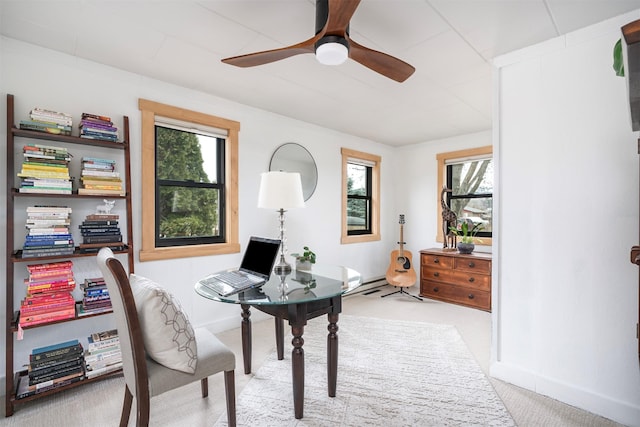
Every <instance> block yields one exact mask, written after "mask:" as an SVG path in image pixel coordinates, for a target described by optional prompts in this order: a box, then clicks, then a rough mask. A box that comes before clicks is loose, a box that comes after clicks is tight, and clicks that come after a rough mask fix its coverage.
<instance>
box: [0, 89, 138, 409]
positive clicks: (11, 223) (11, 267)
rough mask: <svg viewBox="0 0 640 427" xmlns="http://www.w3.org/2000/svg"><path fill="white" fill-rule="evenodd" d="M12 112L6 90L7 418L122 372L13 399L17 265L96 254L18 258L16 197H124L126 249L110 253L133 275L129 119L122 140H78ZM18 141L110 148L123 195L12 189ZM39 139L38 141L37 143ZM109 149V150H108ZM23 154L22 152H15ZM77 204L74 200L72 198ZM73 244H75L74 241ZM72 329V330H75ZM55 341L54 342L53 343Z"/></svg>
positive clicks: (40, 200) (51, 200) (90, 200)
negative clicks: (26, 122) (26, 125)
mask: <svg viewBox="0 0 640 427" xmlns="http://www.w3.org/2000/svg"><path fill="white" fill-rule="evenodd" d="M14 114H15V112H14V96H13V95H11V94H7V147H6V150H7V162H6V163H7V164H6V174H7V175H6V178H7V180H6V186H7V188H6V208H7V211H6V219H7V222H6V263H5V269H6V270H5V271H6V281H5V292H6V294H5V295H6V311H5V314H6V342H5V352H6V354H5V362H6V369H5V372H6V386H5V408H6V409H5V416H7V417H8V416H11V415H13V412H14V409H15V406H16V405H18V404H22V403H26V402H29V401H33V400H36V399H39V398H41V397H44V396H48V395H51V394H53V393H58V392H62V391H64V390H67V389H70V388H74V387H78V386H82V385H85V384H89V383H92V382H95V381H99V380H101V379H104V378H108V377H110V376H113V375H118V374H120V373H121V370H118V371H116V372H113V373H111V374H106V375H103V376H100V377H96V378H91V379H88V378H85V379H84V380H82V381H79V382H74V383H72V384H69V385H66V386H61V387H58V388H55V389H53V390H49V391H45V392H42V393H39V394H35V395H32V396H28V397H25V398H21V399H17V398H16V386H17V380H18V379H19V377H20V376H21V375H24V371H23V368H22V365H23V363H24V362H26V361H22V360H15V357H14V351H15V343H16V339H17V338H18V337H17V335H18V333H19V327H18V311H17V309H16V303H15V298H16V297H17V296H19V295H20V294H19V293H16V290H18V291H19V292H23V288H21V287H19V286H17V285H16V277H14V275H15V269H16V267H17V266H18V265H23V264H28V263H29V264H31V263H45V262H53V261H56V260H61V259H62V258H64V259H73V258H79V259H81V258H86V257H95V256H96V254H95V253H82V252H81V251H80V250H79V248H78V246H77V245H76V247H75V248H74V252H73V253H72V254H71V255H64V256H45V257H35V258H34V257H30V258H22V251H21V250H20V249H17V247H18V246H20V245H21V244H22V243H23V242H20V241H17V240H18V239H16V238H15V233H14V230H15V229H16V227H19V228H21V227H23V226H24V224H20V223H19V221H16V216H15V211H16V209H17V207H16V204H17V202H18V201H22V200H27V201H28V203H34V204H46V205H51V204H55V203H62V204H65V203H69V201H74V200H76V201H78V200H79V203H81V204H87V205H92V204H93V205H95V204H96V203H100V202H101V201H102V200H103V199H105V198H107V199H111V200H122V201H124V204H125V212H126V213H125V217H126V228H125V229H124V230H122V232H123V234H124V233H126V235H124V236H123V243H124V249H122V250H118V251H114V252H115V253H116V254H122V255H126V259H127V263H128V265H127V267H128V269H129V272H130V273H133V268H134V260H133V221H132V208H131V164H130V145H129V143H130V140H129V118H128V117H127V116H123V127H122V133H121V137H122V142H112V141H105V140H98V139H87V138H81V137H79V136H71V135H57V134H49V133H44V132H38V131H32V130H24V129H20V128H18V127H16V125H15V123H16V118H15V115H14ZM19 141H26V142H34V141H35V142H38V141H49V142H50V143H55V144H56V145H60V146H64V147H70V148H71V147H73V146H76V147H79V146H84V147H85V148H86V147H89V148H91V147H96V150H97V149H99V150H105V151H108V152H113V153H115V155H117V156H118V157H119V158H122V157H123V158H124V169H123V174H122V175H123V180H124V195H109V196H105V195H88V194H78V191H77V189H74V190H73V191H72V193H71V194H46V193H42V194H41V193H21V192H20V191H19V190H18V189H17V188H16V180H17V175H16V167H15V165H16V157H15V156H16V145H18V143H19ZM39 143H42V142H39ZM111 150H113V151H111ZM18 154H20V155H21V153H18ZM72 161H75V162H79V161H80V160H79V159H73V160H72ZM74 203H75V202H74ZM81 220H82V218H77V217H74V214H73V213H72V222H71V224H72V227H73V225H77V224H79V223H80V222H81ZM74 243H75V242H74ZM104 314H108V313H98V314H91V315H85V316H82V317H78V316H77V315H76V316H75V317H74V318H70V319H65V320H58V321H53V322H49V323H45V324H39V325H33V326H26V327H23V328H22V329H23V330H26V329H35V328H41V327H47V328H55V327H59V326H60V325H61V324H63V323H67V322H82V321H83V320H84V319H88V318H91V317H95V316H101V315H104ZM74 329H75V328H74ZM91 332H95V331H92V330H89V328H88V327H87V331H86V333H87V334H90V333H91ZM47 333H50V330H47ZM27 335H28V334H25V337H24V339H25V340H28V336H27ZM51 344H53V343H51Z"/></svg>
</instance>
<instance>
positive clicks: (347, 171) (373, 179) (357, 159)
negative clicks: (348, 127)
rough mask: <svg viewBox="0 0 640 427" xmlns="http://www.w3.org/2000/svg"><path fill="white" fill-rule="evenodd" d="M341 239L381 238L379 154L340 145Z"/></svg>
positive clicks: (345, 241)
mask: <svg viewBox="0 0 640 427" xmlns="http://www.w3.org/2000/svg"><path fill="white" fill-rule="evenodd" d="M341 152H342V240H341V242H342V243H356V242H367V241H373V240H380V157H379V156H374V155H371V154H367V153H362V152H359V151H354V150H349V149H346V148H343V149H342V150H341Z"/></svg>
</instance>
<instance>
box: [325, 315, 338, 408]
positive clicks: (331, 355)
mask: <svg viewBox="0 0 640 427" xmlns="http://www.w3.org/2000/svg"><path fill="white" fill-rule="evenodd" d="M327 317H328V319H329V325H328V326H327V330H328V331H329V334H328V335H327V389H328V391H329V397H336V385H337V383H338V313H329V314H328V316H327Z"/></svg>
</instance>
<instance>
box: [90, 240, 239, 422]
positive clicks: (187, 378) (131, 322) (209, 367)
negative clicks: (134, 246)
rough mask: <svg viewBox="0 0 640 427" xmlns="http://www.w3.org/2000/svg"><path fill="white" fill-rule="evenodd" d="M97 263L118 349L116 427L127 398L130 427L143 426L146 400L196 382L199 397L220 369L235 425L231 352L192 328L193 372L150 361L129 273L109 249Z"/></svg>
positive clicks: (124, 415) (124, 418)
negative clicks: (120, 378) (120, 392)
mask: <svg viewBox="0 0 640 427" xmlns="http://www.w3.org/2000/svg"><path fill="white" fill-rule="evenodd" d="M97 261H98V266H99V268H100V271H101V272H102V275H103V277H104V280H105V282H106V284H107V289H108V290H109V296H110V298H111V303H112V306H113V313H114V315H115V318H116V326H117V329H118V335H119V337H120V348H121V351H122V370H123V373H124V379H125V392H124V403H123V407H122V415H121V417H120V427H126V426H127V424H128V422H129V414H130V412H131V405H132V403H133V398H134V397H135V399H136V412H137V414H136V426H138V427H140V426H145V427H146V426H148V425H149V412H150V398H151V397H153V396H157V395H159V394H162V393H165V392H167V391H169V390H173V389H176V388H178V387H181V386H184V385H187V384H189V383H192V382H194V381H198V380H200V382H201V391H202V397H203V398H204V397H207V396H208V393H209V387H208V377H209V376H210V375H214V374H216V373H218V372H224V383H225V393H226V407H227V422H228V424H229V426H235V425H236V399H235V378H234V372H235V371H234V369H235V355H234V353H233V352H232V351H231V350H229V349H228V348H227V347H226V346H225V345H224V344H223V343H222V342H220V341H219V340H218V339H217V338H216V337H215V335H213V334H212V333H211V332H209V331H208V330H206V329H204V328H195V329H194V332H195V341H196V347H197V364H196V366H195V372H194V373H193V374H190V373H185V372H181V371H178V370H176V369H170V368H167V367H166V366H163V365H162V364H160V363H157V362H155V361H154V360H152V359H151V358H150V357H149V356H148V354H147V352H146V351H145V346H144V338H143V334H144V331H143V330H142V327H141V322H140V319H139V315H138V309H137V308H136V302H135V299H134V294H133V292H132V288H131V284H130V281H129V276H128V275H127V273H126V271H125V269H124V267H123V266H122V264H121V263H120V261H118V259H117V258H115V256H114V254H113V252H112V251H111V249H109V248H102V249H101V250H100V252H98V256H97Z"/></svg>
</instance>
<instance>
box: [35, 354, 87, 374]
mask: <svg viewBox="0 0 640 427" xmlns="http://www.w3.org/2000/svg"><path fill="white" fill-rule="evenodd" d="M71 362H80V363H83V362H84V354H80V353H76V354H71V355H66V356H65V357H57V358H56V357H54V358H51V359H42V360H38V361H33V362H30V363H29V365H28V368H27V371H30V370H37V369H48V368H55V367H56V366H58V365H61V364H65V363H71Z"/></svg>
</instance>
